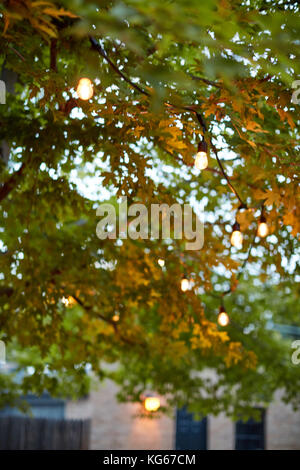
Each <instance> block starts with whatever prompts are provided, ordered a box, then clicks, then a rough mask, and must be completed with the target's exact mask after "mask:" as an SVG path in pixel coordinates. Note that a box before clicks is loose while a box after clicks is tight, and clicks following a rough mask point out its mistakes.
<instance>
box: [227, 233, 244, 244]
mask: <svg viewBox="0 0 300 470" xmlns="http://www.w3.org/2000/svg"><path fill="white" fill-rule="evenodd" d="M230 241H231V245H232V246H235V247H236V248H240V246H241V245H242V243H243V235H242V232H240V231H239V230H234V231H233V232H232V235H231V239H230Z"/></svg>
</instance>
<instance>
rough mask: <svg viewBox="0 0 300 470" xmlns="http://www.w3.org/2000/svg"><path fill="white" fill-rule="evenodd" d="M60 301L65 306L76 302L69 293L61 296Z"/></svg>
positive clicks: (70, 305)
mask: <svg viewBox="0 0 300 470" xmlns="http://www.w3.org/2000/svg"><path fill="white" fill-rule="evenodd" d="M61 301H62V303H63V304H64V305H65V306H66V307H72V305H74V304H76V300H75V299H74V297H72V296H71V295H69V296H68V297H63V298H62V299H61Z"/></svg>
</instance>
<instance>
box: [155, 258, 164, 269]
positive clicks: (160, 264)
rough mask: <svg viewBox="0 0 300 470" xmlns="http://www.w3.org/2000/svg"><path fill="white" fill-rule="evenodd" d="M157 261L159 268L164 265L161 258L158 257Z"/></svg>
mask: <svg viewBox="0 0 300 470" xmlns="http://www.w3.org/2000/svg"><path fill="white" fill-rule="evenodd" d="M157 263H158V264H159V266H160V267H161V268H163V267H164V265H165V260H164V259H162V258H159V259H158V260H157Z"/></svg>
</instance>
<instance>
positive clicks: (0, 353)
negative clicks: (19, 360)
mask: <svg viewBox="0 0 300 470" xmlns="http://www.w3.org/2000/svg"><path fill="white" fill-rule="evenodd" d="M5 363H6V348H5V343H4V341H1V340H0V367H1V366H4V365H5Z"/></svg>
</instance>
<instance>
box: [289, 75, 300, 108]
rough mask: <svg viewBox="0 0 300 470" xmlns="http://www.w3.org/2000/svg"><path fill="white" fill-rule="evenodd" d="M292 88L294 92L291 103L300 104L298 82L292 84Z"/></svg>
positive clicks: (299, 82) (299, 83)
mask: <svg viewBox="0 0 300 470" xmlns="http://www.w3.org/2000/svg"><path fill="white" fill-rule="evenodd" d="M292 88H293V89H295V88H296V89H295V91H294V92H293V94H292V100H291V101H292V103H293V104H300V80H295V81H294V82H293V83H292Z"/></svg>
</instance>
